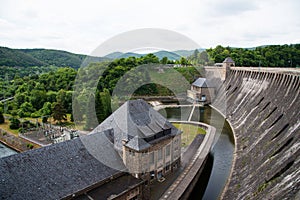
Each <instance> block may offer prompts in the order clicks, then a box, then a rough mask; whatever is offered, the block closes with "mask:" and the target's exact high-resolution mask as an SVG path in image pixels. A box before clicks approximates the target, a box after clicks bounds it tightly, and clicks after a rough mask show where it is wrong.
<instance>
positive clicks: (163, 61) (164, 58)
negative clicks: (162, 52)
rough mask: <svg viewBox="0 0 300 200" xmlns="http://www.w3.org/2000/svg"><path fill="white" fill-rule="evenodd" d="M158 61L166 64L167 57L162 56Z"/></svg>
mask: <svg viewBox="0 0 300 200" xmlns="http://www.w3.org/2000/svg"><path fill="white" fill-rule="evenodd" d="M160 63H161V64H163V65H166V64H168V57H163V58H162V59H161V60H160Z"/></svg>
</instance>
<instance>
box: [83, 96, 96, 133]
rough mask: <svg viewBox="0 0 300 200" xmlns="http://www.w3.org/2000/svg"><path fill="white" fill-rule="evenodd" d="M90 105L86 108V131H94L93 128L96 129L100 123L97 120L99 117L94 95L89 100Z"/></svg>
mask: <svg viewBox="0 0 300 200" xmlns="http://www.w3.org/2000/svg"><path fill="white" fill-rule="evenodd" d="M88 100H89V101H88V104H87V107H86V109H85V110H86V113H85V116H86V119H85V120H86V122H85V126H84V129H85V130H89V131H90V130H92V129H93V128H95V127H96V126H97V125H98V124H99V123H98V120H97V116H96V114H95V97H94V95H92V94H90V95H89V98H88Z"/></svg>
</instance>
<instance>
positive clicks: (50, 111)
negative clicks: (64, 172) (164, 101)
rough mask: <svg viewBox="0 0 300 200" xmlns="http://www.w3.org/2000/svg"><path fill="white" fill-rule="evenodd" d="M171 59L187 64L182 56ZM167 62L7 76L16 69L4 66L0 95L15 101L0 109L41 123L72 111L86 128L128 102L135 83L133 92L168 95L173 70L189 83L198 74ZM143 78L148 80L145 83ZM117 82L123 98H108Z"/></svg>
mask: <svg viewBox="0 0 300 200" xmlns="http://www.w3.org/2000/svg"><path fill="white" fill-rule="evenodd" d="M176 62H177V63H182V64H187V63H188V62H187V60H186V59H180V60H179V61H176ZM166 63H169V60H168V59H167V58H163V59H161V60H159V59H158V57H156V56H155V55H153V54H148V55H146V56H143V57H140V58H135V57H129V58H121V59H115V60H114V61H112V62H98V63H91V64H89V65H88V66H86V67H82V68H80V69H79V70H78V71H76V70H75V69H73V68H70V67H64V68H55V67H53V68H52V70H51V71H50V72H46V71H41V72H40V73H37V72H35V73H30V72H33V71H34V70H36V69H31V68H26V70H28V71H27V72H28V73H20V74H17V75H15V76H12V75H13V73H14V72H16V71H15V70H17V68H7V67H3V69H8V70H7V71H6V74H7V75H6V76H4V78H2V79H0V85H1V86H2V88H3V90H1V98H2V99H4V98H8V97H14V99H13V100H12V101H7V102H6V103H1V109H0V112H5V113H8V114H11V115H12V116H16V117H20V118H25V117H33V118H36V117H42V118H43V120H44V121H45V120H47V118H48V117H50V116H52V117H53V118H54V120H56V121H57V122H62V121H64V120H66V115H67V114H71V119H72V120H74V121H75V122H76V123H79V124H83V128H84V129H86V130H90V129H91V128H94V127H95V126H96V125H97V124H98V123H100V122H102V121H103V120H104V119H105V118H106V117H107V116H108V115H110V114H111V113H112V112H113V110H114V108H117V107H118V106H119V105H118V103H119V101H125V100H127V99H126V98H127V96H128V98H130V95H132V94H131V93H130V91H131V89H130V88H131V87H136V88H135V89H134V90H133V95H135V94H136V95H153V94H154V95H172V94H173V91H170V90H167V89H166V87H168V84H170V83H169V82H170V78H173V79H174V80H176V76H175V74H176V73H177V74H181V75H182V76H183V77H185V78H186V79H187V82H188V83H190V82H192V81H193V80H194V78H195V76H197V73H198V76H199V72H197V70H196V69H195V68H193V67H180V68H173V65H171V66H169V65H166ZM144 65H147V66H144ZM138 66H144V67H141V68H138ZM166 66H167V67H166ZM161 67H166V69H164V70H165V72H164V73H162V74H161V73H158V71H159V70H160V68H161ZM0 69H1V68H0ZM24 70H25V68H24ZM26 70H25V71H26ZM32 70H33V71H32ZM172 70H173V71H172ZM174 71H175V72H176V73H175V72H174ZM170 73H173V74H170ZM168 74H169V77H168V78H166V75H168ZM76 77H77V79H76V81H77V82H76V83H75V78H76ZM161 80H162V82H160V81H161ZM145 81H146V82H147V81H148V82H149V84H144V83H145ZM163 81H164V82H163ZM157 82H158V84H156V83H157ZM177 82H178V85H175V88H181V87H182V84H180V81H177ZM118 83H119V88H121V90H122V91H121V92H120V93H119V94H122V95H124V96H126V97H125V98H123V99H120V96H112V94H113V93H114V92H115V88H116V87H117V86H118ZM120 83H121V84H120ZM120 85H121V87H120ZM186 87H188V86H185V88H181V89H182V91H186ZM74 110H75V112H74ZM93 113H95V115H93ZM73 114H74V115H73Z"/></svg>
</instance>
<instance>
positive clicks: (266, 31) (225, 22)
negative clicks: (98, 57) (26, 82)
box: [0, 0, 300, 54]
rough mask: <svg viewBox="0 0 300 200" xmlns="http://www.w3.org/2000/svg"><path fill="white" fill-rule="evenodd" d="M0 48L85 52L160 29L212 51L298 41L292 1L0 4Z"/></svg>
mask: <svg viewBox="0 0 300 200" xmlns="http://www.w3.org/2000/svg"><path fill="white" fill-rule="evenodd" d="M0 4H1V5H0V29H1V32H0V41H1V43H0V45H6V46H9V47H18V48H26V47H27V48H33V47H42V48H56V49H64V50H68V51H73V52H78V53H86V54H88V53H90V52H92V50H93V49H95V48H96V47H97V46H98V45H99V44H101V43H102V42H104V41H106V40H108V39H109V38H111V37H113V36H115V35H117V34H119V33H123V32H126V31H130V30H133V29H140V28H162V29H169V30H173V31H178V32H179V33H181V34H184V35H186V36H188V37H190V38H191V39H193V40H195V41H196V42H198V43H199V44H200V46H201V47H214V46H216V45H217V44H221V45H229V46H241V47H245V46H248V45H251V46H258V45H261V44H267V43H292V42H293V41H299V39H298V38H299V35H300V32H299V28H298V27H299V23H300V22H299V20H298V19H299V18H300V13H299V9H300V2H299V1H298V0H285V1H282V0H264V1H258V0H251V1H250V0H227V1H224V0H199V1H195V0H185V1H179V0H178V1H177V0H173V1H171V0H164V1H159V0H100V1H98V0H86V1H79V3H74V1H69V0H52V1H38V0H26V1H22V0H9V1H8V0H0Z"/></svg>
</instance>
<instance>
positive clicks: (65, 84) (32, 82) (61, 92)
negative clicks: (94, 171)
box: [1, 68, 77, 121]
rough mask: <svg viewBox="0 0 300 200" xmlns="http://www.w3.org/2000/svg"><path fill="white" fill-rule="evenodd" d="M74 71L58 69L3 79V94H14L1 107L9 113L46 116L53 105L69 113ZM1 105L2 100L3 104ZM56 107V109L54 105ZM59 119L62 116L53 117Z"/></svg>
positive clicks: (21, 115) (23, 115)
mask: <svg viewBox="0 0 300 200" xmlns="http://www.w3.org/2000/svg"><path fill="white" fill-rule="evenodd" d="M76 74H77V72H76V71H75V70H74V69H72V68H59V69H57V70H55V71H51V72H48V73H44V74H40V75H38V74H34V75H31V76H25V77H23V78H21V77H15V78H14V79H13V80H11V81H9V82H8V83H7V82H6V81H5V80H4V81H2V82H1V83H2V86H3V87H5V90H4V91H5V92H6V94H5V96H6V97H14V99H13V101H8V103H5V105H2V106H1V108H4V111H6V112H7V113H9V114H11V115H12V116H19V117H21V118H23V117H41V116H47V117H49V116H50V115H51V114H53V112H52V111H53V109H55V108H57V107H56V104H60V106H61V107H62V108H63V109H65V113H64V115H65V114H66V113H71V112H72V85H73V83H74V80H75V77H76ZM2 104H3V103H2ZM57 109H58V108H57ZM55 119H56V120H58V121H61V120H62V119H63V118H61V117H60V118H55Z"/></svg>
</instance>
